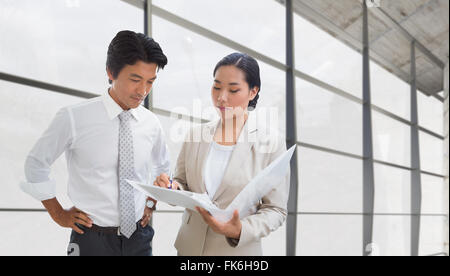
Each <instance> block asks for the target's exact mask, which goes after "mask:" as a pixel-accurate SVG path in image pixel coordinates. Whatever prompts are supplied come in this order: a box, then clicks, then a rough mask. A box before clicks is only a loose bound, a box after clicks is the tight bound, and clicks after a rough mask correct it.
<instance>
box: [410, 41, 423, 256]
mask: <svg viewBox="0 0 450 276" xmlns="http://www.w3.org/2000/svg"><path fill="white" fill-rule="evenodd" d="M415 46H416V43H415V41H413V42H411V168H412V170H411V212H412V213H418V214H420V212H421V203H422V186H421V175H420V173H421V170H420V145H419V126H418V109H417V87H416V51H415V49H416V47H415ZM419 238H420V216H419V217H412V218H411V255H412V256H418V255H419Z"/></svg>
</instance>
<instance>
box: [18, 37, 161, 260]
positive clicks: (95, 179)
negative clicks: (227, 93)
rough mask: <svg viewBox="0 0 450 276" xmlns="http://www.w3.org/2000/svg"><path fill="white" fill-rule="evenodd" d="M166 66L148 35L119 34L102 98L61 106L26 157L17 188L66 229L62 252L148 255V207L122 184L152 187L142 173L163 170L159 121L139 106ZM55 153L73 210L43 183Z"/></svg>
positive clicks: (150, 203) (149, 201) (151, 207)
mask: <svg viewBox="0 0 450 276" xmlns="http://www.w3.org/2000/svg"><path fill="white" fill-rule="evenodd" d="M166 64H167V58H166V56H165V55H164V53H163V52H162V50H161V48H160V46H159V44H158V43H156V42H155V41H154V40H153V39H152V38H149V37H147V36H145V35H144V34H140V33H134V32H132V31H121V32H119V33H118V34H117V35H116V37H115V38H114V39H113V40H112V41H111V44H110V45H109V48H108V56H107V62H106V71H107V74H108V77H109V83H110V84H111V87H110V88H109V90H108V93H105V94H104V95H102V96H100V97H97V98H93V99H90V100H87V101H84V102H83V103H81V104H77V105H74V106H69V107H65V108H62V109H61V110H60V111H59V112H58V113H57V114H56V116H55V118H54V120H53V122H52V123H51V124H50V126H49V128H48V129H47V130H46V131H45V133H44V134H43V136H42V137H41V138H40V139H39V140H38V141H37V143H36V145H35V146H34V147H33V149H32V150H31V152H30V154H29V155H28V157H27V160H26V162H25V175H26V178H27V181H26V182H23V183H21V188H22V189H23V190H24V191H25V192H27V193H28V194H30V195H31V196H33V197H34V198H36V199H38V200H40V201H42V203H43V205H44V206H45V208H46V209H47V211H48V212H49V214H50V216H51V217H52V219H53V220H54V221H55V222H56V223H58V224H59V225H60V226H62V227H67V228H72V234H71V237H70V244H69V250H68V254H69V255H70V254H71V253H75V254H78V253H79V254H80V255H146V256H151V255H152V248H151V245H150V243H151V240H152V238H153V234H154V231H153V229H152V227H151V226H150V225H148V223H149V220H150V218H151V215H152V212H153V210H154V204H155V203H156V202H154V201H153V200H152V199H150V198H147V199H146V197H145V196H144V195H143V194H142V193H140V192H138V191H136V190H134V189H133V188H132V186H130V185H129V184H128V183H127V181H126V179H132V180H136V181H139V182H142V183H152V182H153V181H152V180H151V179H150V174H151V175H152V177H153V178H154V177H155V176H158V175H160V173H164V172H166V173H167V172H168V171H169V168H170V165H169V155H168V150H167V145H166V143H165V139H164V134H163V131H162V128H161V124H160V122H159V120H158V119H157V117H156V116H155V115H154V114H153V113H152V112H150V111H149V110H147V109H145V108H144V107H142V106H141V103H142V101H143V100H144V99H145V97H147V95H148V94H149V92H150V90H151V88H152V86H153V83H154V82H155V80H156V78H157V72H158V70H159V69H160V68H164V66H165V65H166ZM63 152H65V155H66V160H67V167H68V172H69V183H68V195H69V198H70V199H71V201H72V202H73V203H74V205H75V206H74V207H72V208H70V209H67V210H65V209H63V208H62V207H61V205H60V204H59V202H58V200H57V199H56V197H55V186H56V183H55V182H54V181H53V180H50V179H49V174H50V166H51V165H52V164H53V163H54V161H55V160H56V159H57V158H58V157H59V156H60V155H61V154H62V153H63ZM146 200H147V202H146Z"/></svg>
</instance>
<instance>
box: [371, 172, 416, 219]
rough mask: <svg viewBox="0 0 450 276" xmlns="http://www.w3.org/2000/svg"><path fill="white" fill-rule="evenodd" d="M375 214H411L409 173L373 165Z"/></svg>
mask: <svg viewBox="0 0 450 276" xmlns="http://www.w3.org/2000/svg"><path fill="white" fill-rule="evenodd" d="M374 172H375V209H374V211H375V213H404V214H410V213H411V172H410V171H408V170H403V169H398V168H395V167H391V166H385V165H381V164H376V163H375V164H374Z"/></svg>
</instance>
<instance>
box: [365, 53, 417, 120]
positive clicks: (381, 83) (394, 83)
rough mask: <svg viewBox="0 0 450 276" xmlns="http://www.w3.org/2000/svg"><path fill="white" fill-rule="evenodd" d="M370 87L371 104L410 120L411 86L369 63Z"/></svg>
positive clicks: (373, 63)
mask: <svg viewBox="0 0 450 276" xmlns="http://www.w3.org/2000/svg"><path fill="white" fill-rule="evenodd" d="M370 85H371V96H372V104H374V105H376V106H378V107H381V108H383V109H385V110H387V111H389V112H392V113H394V114H395V115H398V116H400V117H402V118H404V119H407V120H410V117H411V116H410V115H411V114H410V113H411V112H410V110H411V108H410V107H411V86H410V85H409V84H408V83H406V82H404V81H403V80H401V79H399V78H398V77H397V76H395V75H393V74H392V73H390V72H388V71H386V69H384V68H383V67H381V66H379V65H378V64H376V63H375V62H373V61H371V62H370Z"/></svg>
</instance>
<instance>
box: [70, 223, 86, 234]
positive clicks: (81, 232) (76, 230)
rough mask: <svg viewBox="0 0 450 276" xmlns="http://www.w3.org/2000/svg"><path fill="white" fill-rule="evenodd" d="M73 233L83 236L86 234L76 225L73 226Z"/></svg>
mask: <svg viewBox="0 0 450 276" xmlns="http://www.w3.org/2000/svg"><path fill="white" fill-rule="evenodd" d="M72 229H73V231H75V232H77V233H78V234H81V235H83V234H84V232H83V230H81V229H80V228H78V227H77V226H76V225H75V224H74V225H73V226H72Z"/></svg>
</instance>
